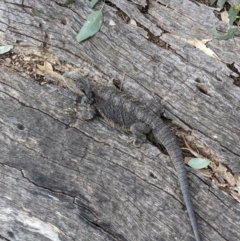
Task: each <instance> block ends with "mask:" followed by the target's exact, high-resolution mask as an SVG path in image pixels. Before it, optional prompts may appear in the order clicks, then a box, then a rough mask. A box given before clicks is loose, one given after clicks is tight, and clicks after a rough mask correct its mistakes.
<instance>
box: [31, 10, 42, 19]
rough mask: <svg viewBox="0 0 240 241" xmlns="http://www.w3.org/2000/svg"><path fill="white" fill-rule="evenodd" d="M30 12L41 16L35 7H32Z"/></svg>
mask: <svg viewBox="0 0 240 241" xmlns="http://www.w3.org/2000/svg"><path fill="white" fill-rule="evenodd" d="M32 13H33V15H35V16H37V17H39V18H41V13H40V12H39V11H38V10H37V9H36V8H32Z"/></svg>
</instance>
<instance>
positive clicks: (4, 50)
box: [0, 45, 13, 54]
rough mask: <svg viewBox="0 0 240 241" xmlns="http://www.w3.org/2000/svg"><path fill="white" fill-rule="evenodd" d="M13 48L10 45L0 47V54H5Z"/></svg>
mask: <svg viewBox="0 0 240 241" xmlns="http://www.w3.org/2000/svg"><path fill="white" fill-rule="evenodd" d="M12 48H13V46H12V45H5V46H0V54H4V53H7V52H8V51H10V50H11V49H12Z"/></svg>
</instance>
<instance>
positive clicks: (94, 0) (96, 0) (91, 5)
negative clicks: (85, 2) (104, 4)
mask: <svg viewBox="0 0 240 241" xmlns="http://www.w3.org/2000/svg"><path fill="white" fill-rule="evenodd" d="M98 1H99V0H91V2H90V7H91V8H93V7H94V6H95V5H96V3H97V2H98Z"/></svg>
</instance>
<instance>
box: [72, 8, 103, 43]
mask: <svg viewBox="0 0 240 241" xmlns="http://www.w3.org/2000/svg"><path fill="white" fill-rule="evenodd" d="M102 24H103V14H102V11H101V10H98V11H96V12H93V13H91V14H90V15H89V16H88V17H87V21H86V22H85V23H84V25H83V26H82V28H81V30H80V32H79V33H78V35H77V37H76V38H77V41H78V42H81V41H83V40H85V39H87V38H89V37H91V36H93V35H94V34H95V33H97V32H98V31H99V29H100V28H101V26H102Z"/></svg>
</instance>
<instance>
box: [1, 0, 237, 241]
mask: <svg viewBox="0 0 240 241" xmlns="http://www.w3.org/2000/svg"><path fill="white" fill-rule="evenodd" d="M64 2H65V1H63V0H62V1H61V0H58V1H50V0H38V1H36V0H32V1H30V0H25V1H20V0H3V1H1V2H0V45H6V44H12V45H14V49H13V50H12V51H11V53H10V54H5V55H2V56H1V57H0V58H1V62H0V63H1V65H0V73H1V75H0V129H1V131H0V153H1V155H0V173H1V175H0V180H1V181H0V190H1V191H0V193H1V197H0V240H11V241H12V240H40V241H47V240H54V241H59V240H61V241H63V240H64V241H65V240H76V241H80V240H81V241H90V240H91V241H92V240H99V241H101V240H104V241H108V240H115V241H126V240H128V241H133V240H137V241H143V240H151V241H160V240H165V241H170V240H175V241H179V240H184V241H190V240H194V237H193V233H192V230H191V226H190V223H189V220H188V215H187V213H186V210H185V207H184V203H183V199H182V195H181V192H180V190H179V186H178V180H177V178H176V172H175V170H174V168H173V166H172V163H171V161H170V159H169V157H168V155H167V154H166V153H163V152H162V151H161V150H160V149H159V148H157V147H156V146H155V145H153V144H152V143H151V142H150V141H148V142H147V143H146V144H144V145H143V146H142V147H141V148H140V149H138V148H135V147H134V146H133V145H131V144H129V143H128V142H127V141H128V139H129V137H130V136H129V135H128V134H125V133H122V132H119V131H117V130H113V129H112V128H111V127H109V126H107V125H106V123H105V122H104V121H103V119H102V118H101V117H97V118H96V119H94V120H93V121H89V122H83V121H81V120H79V119H77V121H76V122H75V123H74V124H70V122H69V115H68V113H67V112H68V111H67V110H68V109H69V108H73V107H74V100H75V98H76V96H75V95H74V94H73V93H71V92H70V91H68V90H67V89H64V88H63V87H62V86H60V85H59V82H58V81H57V79H56V78H54V77H53V75H51V74H49V72H48V71H47V73H48V74H47V73H46V74H45V76H44V77H42V76H41V73H43V72H44V71H43V70H42V68H43V67H41V66H43V65H44V66H45V67H46V66H52V67H53V71H54V73H59V74H62V73H63V72H65V71H67V70H72V69H78V70H79V71H80V72H81V73H82V74H83V75H84V76H86V77H88V78H89V79H90V80H91V81H97V82H101V83H103V84H109V83H110V82H111V79H112V78H114V79H116V80H120V82H121V85H122V88H123V90H124V91H126V92H128V93H129V94H130V95H132V96H134V97H136V98H138V99H140V100H141V101H142V102H144V103H147V104H148V103H151V104H148V105H149V108H152V109H154V108H155V107H156V106H159V105H160V104H163V105H164V107H165V109H166V115H167V118H168V119H170V120H172V124H171V127H172V128H173V129H174V132H175V133H176V135H178V136H179V139H180V140H183V139H184V140H185V142H187V143H188V145H189V146H191V148H192V149H193V150H194V151H196V152H199V154H200V155H202V156H204V157H207V158H209V159H210V160H211V161H212V166H211V168H212V170H211V168H210V169H209V170H208V171H202V172H200V171H194V170H193V169H190V168H188V167H186V168H187V170H188V174H189V182H190V186H191V194H192V198H193V203H194V207H195V212H196V215H197V219H198V223H199V230H200V233H201V236H202V239H203V241H208V240H209V241H210V240H211V241H212V240H219V241H237V240H239V239H240V233H239V225H240V204H239V202H237V201H236V200H237V199H238V197H239V192H240V191H239V189H240V188H239V186H240V179H239V170H240V147H239V142H240V122H239V118H240V109H239V101H240V90H239V86H240V84H239V83H240V79H239V71H240V62H239V59H240V56H239V55H240V52H239V46H240V39H239V37H238V36H236V37H234V38H233V39H230V40H228V41H218V40H216V39H214V36H213V33H212V26H213V24H214V23H215V24H216V25H217V26H218V28H219V29H222V30H226V24H224V23H223V22H221V21H220V20H219V19H218V18H217V17H216V16H215V14H214V11H215V10H216V9H215V8H212V7H209V6H206V5H204V4H201V3H198V2H196V1H195V2H194V1H188V0H182V1H176V0H171V1H164V0H160V1H154V0H150V1H140V3H141V4H142V6H141V5H137V4H135V3H133V2H130V1H124V0H119V1H108V2H107V3H106V5H105V8H104V10H103V13H104V25H103V26H102V28H101V30H100V32H98V33H97V34H96V35H95V36H94V37H92V38H90V39H88V40H87V41H85V42H83V43H77V41H76V40H75V36H76V35H77V33H78V31H79V30H80V28H81V26H82V25H83V23H84V22H85V20H86V17H87V16H88V14H89V13H91V12H92V11H93V10H92V9H91V8H90V7H89V2H88V1H78V0H76V2H75V3H74V4H71V5H69V6H66V5H64ZM134 2H137V1H134ZM99 7H100V4H98V5H97V6H96V8H99ZM130 20H131V21H130ZM135 23H136V25H135ZM203 39H211V40H210V41H209V42H208V43H207V44H206V45H207V47H209V48H210V49H211V50H212V51H213V52H214V53H215V54H216V55H217V57H216V58H214V57H211V56H208V55H207V54H206V53H204V52H203V51H202V50H200V49H199V48H197V47H194V46H193V44H195V46H196V43H198V45H197V46H199V45H200V43H199V42H197V40H199V41H201V40H203ZM36 73H38V75H36ZM39 74H40V75H39ZM182 146H184V145H183V144H182ZM186 155H187V154H186ZM219 165H222V166H224V167H225V169H224V170H225V172H224V173H222V175H221V173H219V172H214V170H213V167H216V168H217V167H218V166H219ZM209 173H211V175H210V174H209ZM226 173H227V174H228V175H227V174H226ZM208 174H209V175H208ZM231 178H232V179H231ZM230 179H231V180H233V179H234V180H235V185H234V186H231V185H230V184H229V183H233V182H234V181H232V182H231V180H230ZM212 181H213V182H212ZM216 181H218V183H216ZM219 187H222V188H219ZM228 194H231V195H228ZM233 197H235V199H234V198H233ZM239 200H240V198H239Z"/></svg>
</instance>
